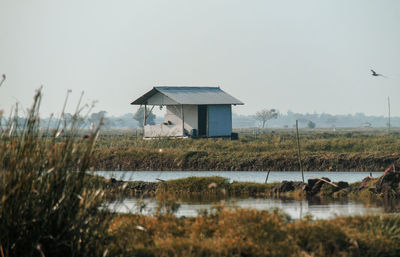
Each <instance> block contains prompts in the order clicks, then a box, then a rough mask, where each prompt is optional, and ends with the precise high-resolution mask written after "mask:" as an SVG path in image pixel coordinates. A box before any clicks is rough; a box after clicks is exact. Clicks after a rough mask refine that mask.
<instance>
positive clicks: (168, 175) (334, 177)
mask: <svg viewBox="0 0 400 257" xmlns="http://www.w3.org/2000/svg"><path fill="white" fill-rule="evenodd" d="M371 173H372V176H373V177H379V176H380V175H382V173H383V172H380V171H379V172H371ZM95 174H97V175H100V176H103V177H106V178H115V179H118V180H125V181H134V180H138V181H139V180H140V181H146V182H157V179H162V180H171V179H180V178H187V177H193V176H194V177H210V176H220V177H224V178H227V179H229V180H230V181H231V182H233V181H241V182H258V183H264V182H265V179H266V177H267V174H268V172H267V171H96V172H95ZM369 175H370V172H354V171H305V172H304V179H305V180H307V179H310V178H313V177H319V178H320V177H327V178H329V179H330V180H331V181H346V182H348V183H353V182H357V181H361V180H362V179H363V178H365V177H366V176H369ZM301 179H302V178H301V172H300V171H271V172H270V174H269V176H268V183H272V182H281V181H283V180H288V181H301Z"/></svg>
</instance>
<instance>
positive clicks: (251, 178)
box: [95, 171, 388, 219]
mask: <svg viewBox="0 0 400 257" xmlns="http://www.w3.org/2000/svg"><path fill="white" fill-rule="evenodd" d="M371 173H372V176H373V177H379V176H380V175H382V172H371ZM95 174H97V175H101V176H104V177H106V178H115V179H118V180H125V181H134V180H141V181H146V182H156V181H157V179H163V180H171V179H179V178H186V177H192V176H196V177H206V176H207V177H208V176H220V177H225V178H227V179H229V180H230V181H231V182H233V181H241V182H258V183H264V182H265V179H266V176H267V172H265V171H96V172H95ZM369 175H370V172H350V171H348V172H346V171H343V172H338V171H335V172H327V171H306V172H304V177H305V180H307V179H310V178H313V177H327V178H329V179H330V180H331V181H346V182H349V183H353V182H357V181H361V180H362V179H364V178H365V177H366V176H369ZM283 180H288V181H301V172H294V171H285V172H283V171H271V172H270V174H269V177H268V182H281V181H283ZM138 201H139V200H138V199H125V200H124V201H123V202H120V203H117V204H116V203H111V204H110V206H109V208H111V209H112V210H114V211H116V212H124V213H126V212H131V213H139V210H138V207H137V206H138V205H137V203H138ZM140 201H144V203H145V204H146V208H145V210H144V211H142V212H141V213H142V214H144V215H152V214H154V212H155V209H156V206H157V203H156V201H155V200H150V199H144V200H140ZM219 203H220V202H219V201H202V200H191V201H183V202H180V204H181V206H180V208H179V210H178V212H177V213H176V216H178V217H182V216H185V217H191V216H196V215H197V214H198V212H199V211H201V210H210V209H211V208H212V206H214V205H216V204H219ZM225 204H226V205H228V206H238V207H241V208H250V209H257V210H272V209H275V208H279V209H281V210H282V211H284V212H285V213H287V214H288V215H289V216H290V217H291V218H292V219H298V218H302V217H304V216H306V215H312V216H313V217H314V218H315V219H329V218H332V217H335V216H352V215H366V214H380V213H384V212H386V211H387V210H385V209H388V208H387V206H385V205H383V206H382V207H376V206H371V205H370V206H365V205H363V204H362V203H359V202H356V201H353V200H335V201H330V202H321V201H320V200H315V199H314V200H310V199H309V200H285V199H265V198H261V199H253V198H247V199H226V200H225Z"/></svg>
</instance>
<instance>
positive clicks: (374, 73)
mask: <svg viewBox="0 0 400 257" xmlns="http://www.w3.org/2000/svg"><path fill="white" fill-rule="evenodd" d="M371 72H372V74H371V75H372V76H375V77H378V76H382V77H384V78H386V76H383V75H382V74H379V73H376V72H375V71H374V70H371Z"/></svg>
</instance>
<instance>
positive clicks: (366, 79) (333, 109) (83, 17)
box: [0, 0, 400, 116]
mask: <svg viewBox="0 0 400 257" xmlns="http://www.w3.org/2000/svg"><path fill="white" fill-rule="evenodd" d="M371 68H372V69H375V70H376V71H377V72H379V73H382V74H385V75H387V76H388V78H382V77H372V76H371V75H370V71H369V70H370V69H371ZM2 73H5V74H6V75H7V80H6V82H5V83H4V84H3V86H2V87H0V109H4V110H6V111H8V110H9V107H10V106H11V105H13V104H14V103H15V102H16V101H17V100H18V101H19V102H20V104H21V105H22V107H24V108H27V107H29V106H30V104H31V102H32V96H33V93H34V90H35V89H36V88H38V87H39V86H40V85H43V86H44V89H43V92H44V99H43V103H42V112H41V113H42V114H43V115H48V114H49V113H51V112H54V113H59V112H60V110H61V108H62V102H63V100H64V97H65V94H66V91H67V90H68V89H72V99H73V100H72V101H71V102H70V105H69V107H70V110H71V111H72V110H73V108H72V107H73V106H74V105H75V103H76V102H77V100H78V98H79V95H80V92H81V91H82V90H84V91H85V98H84V101H85V102H88V103H89V102H91V101H92V100H98V101H99V102H98V104H97V108H96V110H95V111H99V110H106V111H107V112H108V113H109V114H111V115H119V114H124V113H129V112H134V111H135V107H133V106H131V105H130V102H131V101H133V100H134V99H136V98H138V97H139V96H141V95H142V94H144V93H145V92H147V91H148V90H150V89H151V88H152V87H153V86H154V85H206V86H213V85H215V86H220V87H221V88H222V89H223V90H225V91H226V92H228V93H230V94H231V95H233V96H235V97H237V98H238V99H240V100H241V101H243V102H244V103H245V105H244V106H237V107H235V108H234V111H235V112H237V113H241V114H253V113H254V112H256V111H257V110H259V109H262V108H276V109H278V110H280V111H281V112H286V111H287V110H291V111H294V112H302V113H305V112H310V113H312V112H318V113H322V112H326V113H332V114H347V113H357V112H364V113H366V114H372V115H386V113H387V103H386V98H387V96H388V95H390V96H391V100H392V114H393V115H397V116H400V99H399V98H400V1H399V0H391V1H389V0H385V1H383V0H379V1H378V0H357V1H356V0H354V1H352V0H330V1H328V0H313V1H311V0H301V1H299V0H293V1H287V0H279V1H278V0H276V1H267V0H264V1H252V0H248V1H244V0H201V1H200V0H199V1H189V0H164V1H161V0H160V1H156V0H143V1H133V0H114V1H110V0H107V1H105V0H65V1H62V0H0V74H2Z"/></svg>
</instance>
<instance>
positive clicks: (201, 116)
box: [197, 105, 207, 137]
mask: <svg viewBox="0 0 400 257" xmlns="http://www.w3.org/2000/svg"><path fill="white" fill-rule="evenodd" d="M197 117H198V126H199V134H198V135H199V136H200V137H205V136H207V105H199V106H198V115H197Z"/></svg>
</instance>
